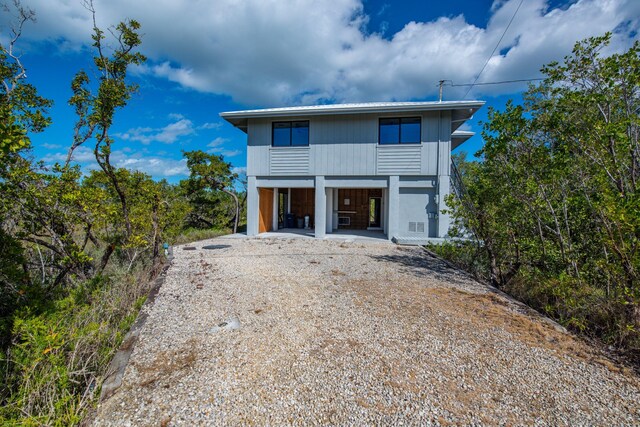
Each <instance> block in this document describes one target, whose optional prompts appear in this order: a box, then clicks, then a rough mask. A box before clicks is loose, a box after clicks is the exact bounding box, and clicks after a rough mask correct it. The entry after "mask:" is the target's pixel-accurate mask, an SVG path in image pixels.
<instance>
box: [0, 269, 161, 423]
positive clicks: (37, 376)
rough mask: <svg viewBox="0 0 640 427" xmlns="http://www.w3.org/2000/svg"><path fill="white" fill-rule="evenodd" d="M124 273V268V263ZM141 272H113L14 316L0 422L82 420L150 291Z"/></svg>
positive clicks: (5, 361) (76, 421)
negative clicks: (110, 362) (109, 364)
mask: <svg viewBox="0 0 640 427" xmlns="http://www.w3.org/2000/svg"><path fill="white" fill-rule="evenodd" d="M122 270H123V271H124V268H123V269H122ZM147 275H148V272H147V271H138V272H135V273H123V272H115V271H112V272H111V275H110V278H109V279H107V278H104V277H97V278H95V279H93V280H90V281H87V282H84V283H82V284H79V285H78V286H77V287H75V288H74V289H73V290H72V291H71V292H70V293H69V294H68V295H67V296H62V297H60V298H57V299H54V300H48V301H47V300H40V301H39V304H31V305H30V306H28V307H25V308H23V309H22V310H21V311H20V312H18V313H16V314H15V316H14V324H13V343H14V344H13V345H12V346H11V347H10V349H9V350H8V351H7V353H6V355H5V356H4V358H3V359H0V362H1V364H2V372H3V374H4V378H2V380H3V384H4V385H5V388H3V390H2V394H1V395H0V396H1V397H2V402H3V404H2V407H1V408H0V425H16V424H22V425H60V426H69V425H75V424H77V423H79V422H80V420H81V418H82V416H83V415H84V411H85V410H86V409H87V408H88V407H89V406H90V405H92V404H95V402H96V399H97V397H98V396H99V391H100V386H101V381H102V380H103V375H104V373H105V369H106V367H107V366H108V363H109V361H110V360H111V358H112V357H113V353H114V351H115V349H116V348H118V346H119V345H120V343H121V342H122V339H123V336H124V333H125V332H126V331H127V330H128V329H129V328H130V326H131V324H132V323H133V321H134V320H135V318H136V316H137V313H138V311H139V309H140V307H142V304H143V303H144V301H145V298H146V295H147V293H148V291H149V286H150V285H149V281H148V280H146V277H148V276H147Z"/></svg>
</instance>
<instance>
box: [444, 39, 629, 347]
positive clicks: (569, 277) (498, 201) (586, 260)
mask: <svg viewBox="0 0 640 427" xmlns="http://www.w3.org/2000/svg"><path fill="white" fill-rule="evenodd" d="M609 39H610V35H605V36H603V37H596V38H592V39H588V40H586V41H584V42H580V43H578V44H576V46H575V48H574V50H573V55H571V56H569V57H567V58H565V61H564V63H563V64H558V63H552V64H549V65H548V66H545V67H544V68H543V70H542V71H543V72H544V73H545V74H546V75H547V78H546V79H545V80H544V81H543V82H542V83H541V84H540V85H538V86H531V87H530V88H529V90H528V91H527V93H526V94H525V103H524V105H514V104H513V103H511V102H509V103H508V104H507V106H506V107H505V110H504V111H496V110H493V109H491V110H490V111H489V121H488V122H487V123H485V124H484V130H483V136H484V139H485V146H484V148H483V149H482V150H481V151H480V152H479V153H478V155H479V156H482V161H481V162H461V164H460V166H461V167H460V169H461V171H462V183H463V186H462V187H463V189H464V191H463V193H462V194H463V197H461V198H460V199H458V198H456V197H450V198H449V206H451V210H452V213H453V215H454V218H455V221H456V224H457V227H458V233H459V234H464V233H465V232H471V233H472V234H473V236H474V237H475V238H476V239H477V240H478V242H479V245H478V246H477V247H476V248H477V249H475V252H478V253H481V255H479V256H476V257H474V259H484V260H485V261H484V264H485V268H484V269H483V270H484V271H486V272H487V273H486V278H487V279H488V280H490V281H491V282H492V283H493V284H494V285H496V286H498V287H501V288H502V289H505V290H507V291H509V292H511V293H513V294H514V295H516V296H518V297H520V298H522V299H524V300H526V301H527V302H529V303H530V304H531V305H533V306H535V307H537V308H539V309H541V310H544V311H545V312H547V313H548V314H550V315H551V316H553V317H555V318H557V319H559V320H560V321H561V322H563V323H564V324H566V325H568V326H569V327H572V328H574V329H575V330H578V331H581V332H584V333H588V334H592V335H597V336H599V337H601V338H603V339H605V341H607V342H609V343H613V344H616V345H619V346H622V347H625V348H627V349H629V350H630V351H632V352H637V354H639V355H640V332H639V328H640V189H639V188H638V182H640V145H639V142H638V135H639V134H640V118H639V111H640V90H639V89H640V43H638V42H636V43H635V44H634V45H633V46H632V47H631V48H630V49H629V50H628V51H627V52H624V53H622V54H615V55H611V56H609V57H604V58H603V57H602V56H601V55H600V53H599V52H600V51H601V50H602V48H603V47H604V46H606V45H607V43H608V41H609ZM471 248H474V246H473V245H472V246H467V247H463V248H459V249H458V250H454V251H448V250H447V248H442V250H441V253H443V254H444V255H447V256H449V257H453V258H458V259H462V260H464V259H468V258H469V257H470V256H469V255H468V254H469V253H470V252H473V251H469V249H471ZM451 252H455V255H453V254H452V253H451ZM462 264H463V265H464V262H462Z"/></svg>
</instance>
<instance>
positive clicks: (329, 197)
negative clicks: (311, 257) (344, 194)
mask: <svg viewBox="0 0 640 427" xmlns="http://www.w3.org/2000/svg"><path fill="white" fill-rule="evenodd" d="M325 190H326V193H327V194H326V195H327V233H331V232H332V231H333V192H334V191H335V190H334V189H333V188H327V189H325Z"/></svg>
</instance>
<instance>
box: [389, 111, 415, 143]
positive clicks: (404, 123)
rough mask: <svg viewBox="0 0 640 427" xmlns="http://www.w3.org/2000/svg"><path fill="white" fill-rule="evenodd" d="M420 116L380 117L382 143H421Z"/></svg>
mask: <svg viewBox="0 0 640 427" xmlns="http://www.w3.org/2000/svg"><path fill="white" fill-rule="evenodd" d="M420 122H421V120H420V117H398V118H393V119H380V127H379V135H380V144H419V143H420V140H421V138H420V135H421V132H420V130H421V129H420V126H421V124H420Z"/></svg>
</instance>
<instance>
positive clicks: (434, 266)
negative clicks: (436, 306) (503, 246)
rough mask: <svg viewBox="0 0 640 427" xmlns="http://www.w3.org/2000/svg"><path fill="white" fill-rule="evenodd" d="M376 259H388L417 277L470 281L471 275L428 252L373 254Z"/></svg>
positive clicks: (402, 270) (459, 281)
mask: <svg viewBox="0 0 640 427" xmlns="http://www.w3.org/2000/svg"><path fill="white" fill-rule="evenodd" d="M371 258H372V259H374V260H376V261H386V262H391V263H394V264H397V265H399V266H400V267H399V269H398V271H400V272H402V273H405V274H412V275H414V276H417V277H423V276H430V277H434V278H436V279H439V280H445V281H447V282H450V283H457V284H464V283H468V281H469V280H473V279H471V277H467V276H466V275H464V274H462V273H460V272H459V271H456V270H454V269H453V268H451V267H449V266H448V265H447V264H445V263H444V262H442V261H440V260H438V259H436V258H433V257H431V256H429V255H427V254H424V255H422V254H416V253H415V252H411V253H404V254H402V253H400V254H397V255H372V256H371Z"/></svg>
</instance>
